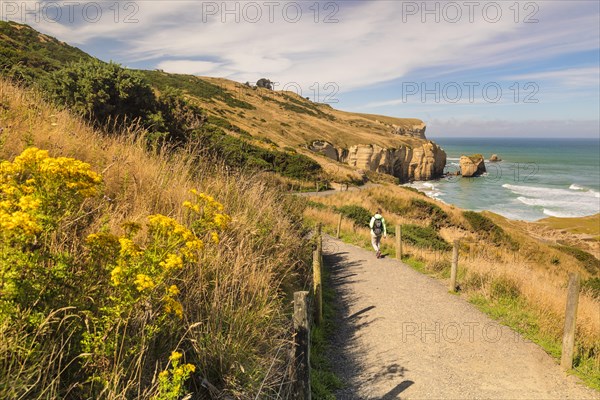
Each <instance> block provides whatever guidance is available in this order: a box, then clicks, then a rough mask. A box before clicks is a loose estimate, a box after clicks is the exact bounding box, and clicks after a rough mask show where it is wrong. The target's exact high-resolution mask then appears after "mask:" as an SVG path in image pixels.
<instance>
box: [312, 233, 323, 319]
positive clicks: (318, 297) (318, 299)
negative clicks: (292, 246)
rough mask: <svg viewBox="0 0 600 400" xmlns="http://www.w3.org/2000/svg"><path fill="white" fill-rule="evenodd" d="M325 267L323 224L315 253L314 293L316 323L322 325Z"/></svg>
mask: <svg viewBox="0 0 600 400" xmlns="http://www.w3.org/2000/svg"><path fill="white" fill-rule="evenodd" d="M322 266H323V238H322V236H321V223H319V224H317V248H316V250H315V251H314V252H313V292H314V295H315V323H316V324H317V325H320V324H321V321H322V320H323V285H322V276H321V268H322Z"/></svg>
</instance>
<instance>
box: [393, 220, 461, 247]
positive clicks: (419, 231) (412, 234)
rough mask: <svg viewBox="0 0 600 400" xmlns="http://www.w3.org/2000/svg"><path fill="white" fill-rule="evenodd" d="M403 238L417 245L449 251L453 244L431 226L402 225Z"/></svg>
mask: <svg viewBox="0 0 600 400" xmlns="http://www.w3.org/2000/svg"><path fill="white" fill-rule="evenodd" d="M402 240H405V241H406V242H408V243H410V244H411V245H413V246H415V247H420V248H424V249H432V250H441V251H448V250H450V249H452V246H451V245H450V244H449V243H448V242H446V241H445V240H444V239H443V238H442V237H441V236H440V235H439V234H438V233H437V232H436V231H435V229H433V228H432V227H430V226H427V227H423V226H419V225H412V224H407V225H402Z"/></svg>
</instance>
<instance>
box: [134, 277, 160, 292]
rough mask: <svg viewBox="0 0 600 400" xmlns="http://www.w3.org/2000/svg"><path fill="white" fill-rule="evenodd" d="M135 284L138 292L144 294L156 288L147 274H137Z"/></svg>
mask: <svg viewBox="0 0 600 400" xmlns="http://www.w3.org/2000/svg"><path fill="white" fill-rule="evenodd" d="M133 283H134V284H135V288H136V289H137V290H138V292H143V291H144V290H146V289H153V288H154V286H155V284H154V281H153V280H152V278H150V277H149V276H148V275H146V274H137V275H136V277H135V280H134V281H133Z"/></svg>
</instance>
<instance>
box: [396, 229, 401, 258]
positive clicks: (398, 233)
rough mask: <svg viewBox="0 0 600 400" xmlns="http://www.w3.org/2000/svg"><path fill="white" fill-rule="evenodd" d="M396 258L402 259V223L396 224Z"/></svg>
mask: <svg viewBox="0 0 600 400" xmlns="http://www.w3.org/2000/svg"><path fill="white" fill-rule="evenodd" d="M396 258H397V259H398V260H400V261H402V225H396Z"/></svg>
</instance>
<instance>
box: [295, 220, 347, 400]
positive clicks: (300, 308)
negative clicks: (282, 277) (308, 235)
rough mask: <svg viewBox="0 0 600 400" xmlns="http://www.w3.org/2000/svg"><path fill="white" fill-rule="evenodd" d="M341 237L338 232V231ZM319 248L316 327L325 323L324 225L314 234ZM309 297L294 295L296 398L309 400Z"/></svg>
mask: <svg viewBox="0 0 600 400" xmlns="http://www.w3.org/2000/svg"><path fill="white" fill-rule="evenodd" d="M338 233H339V228H338ZM315 240H316V248H315V250H314V251H313V262H312V275H313V282H312V283H313V285H312V300H313V301H314V303H313V304H314V310H313V312H314V315H313V319H314V321H315V325H317V326H318V325H320V324H321V323H322V322H323V282H322V279H323V275H322V268H323V238H322V235H321V224H320V223H319V224H318V225H317V229H316V231H315ZM310 304H311V302H310V293H309V292H308V291H301V292H295V293H294V317H293V320H294V350H293V354H292V355H293V359H294V373H293V376H292V378H293V380H294V385H293V398H294V399H298V400H310V398H311V388H310V321H311V318H310V314H311V308H310Z"/></svg>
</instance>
